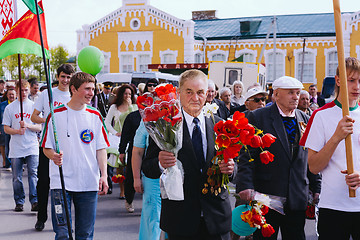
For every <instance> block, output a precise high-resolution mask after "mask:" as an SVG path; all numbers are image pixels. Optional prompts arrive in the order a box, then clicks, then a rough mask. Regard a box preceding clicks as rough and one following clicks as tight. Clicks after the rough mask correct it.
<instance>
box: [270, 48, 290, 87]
mask: <svg viewBox="0 0 360 240" xmlns="http://www.w3.org/2000/svg"><path fill="white" fill-rule="evenodd" d="M285 53H286V50H280V49H279V50H278V51H277V52H276V59H275V63H276V73H275V74H274V53H273V50H272V49H271V50H268V51H267V52H265V63H266V79H267V81H271V82H272V81H274V80H275V79H277V78H279V77H282V76H284V75H285Z"/></svg>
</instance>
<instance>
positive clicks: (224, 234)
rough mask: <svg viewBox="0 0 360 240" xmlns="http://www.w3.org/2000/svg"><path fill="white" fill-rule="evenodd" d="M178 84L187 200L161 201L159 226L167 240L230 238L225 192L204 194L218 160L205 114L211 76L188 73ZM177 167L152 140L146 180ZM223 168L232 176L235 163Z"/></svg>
mask: <svg viewBox="0 0 360 240" xmlns="http://www.w3.org/2000/svg"><path fill="white" fill-rule="evenodd" d="M179 85H180V87H179V89H178V92H179V94H180V101H181V106H182V108H183V117H184V118H183V143H182V148H181V150H180V151H179V153H178V159H179V161H180V162H181V163H182V165H183V168H184V185H183V187H184V200H183V201H172V200H169V199H162V203H161V204H162V206H161V218H160V227H161V229H162V230H164V231H165V232H167V233H168V235H169V240H177V239H193V240H195V239H196V240H198V239H203V240H205V239H206V240H215V239H216V240H224V239H230V234H229V231H230V229H231V206H230V201H229V194H228V191H227V190H226V189H224V188H223V189H222V191H221V193H220V194H218V195H217V196H215V195H212V194H211V193H210V192H209V193H207V194H203V193H202V189H203V187H204V184H205V183H206V182H207V180H206V179H207V174H206V172H207V169H208V168H209V167H210V166H211V164H212V163H211V159H212V158H213V157H214V155H215V148H214V144H215V143H214V130H213V128H214V123H213V121H212V119H210V118H205V116H204V115H203V112H202V108H203V106H204V103H205V99H206V90H207V88H208V84H207V77H206V75H205V74H203V73H202V72H201V71H198V70H188V71H186V72H184V73H183V74H182V75H181V77H180V81H179ZM215 120H216V121H218V120H219V118H216V119H215ZM175 162H176V159H175V156H174V154H172V153H170V152H166V151H161V150H160V149H159V148H158V147H157V146H156V144H155V143H154V141H152V140H151V139H150V143H149V148H148V150H147V154H146V157H145V159H144V161H143V166H142V169H143V172H144V173H145V175H146V176H147V177H150V178H158V177H159V176H160V174H161V169H162V168H168V167H171V166H174V165H175ZM159 165H160V166H159ZM219 166H220V170H221V172H222V173H224V174H229V175H231V174H232V173H233V171H234V161H233V160H232V159H230V160H229V162H228V163H224V162H221V163H220V164H219Z"/></svg>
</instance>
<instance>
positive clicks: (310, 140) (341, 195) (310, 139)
mask: <svg viewBox="0 0 360 240" xmlns="http://www.w3.org/2000/svg"><path fill="white" fill-rule="evenodd" d="M338 105H339V103H338V102H337V103H335V102H331V103H328V104H326V105H325V106H324V107H322V108H320V109H318V110H316V111H315V112H314V113H313V115H312V116H311V118H310V120H309V123H308V125H307V128H306V131H305V133H304V135H303V139H301V142H300V144H301V145H302V146H305V147H307V148H309V149H312V150H314V151H316V152H319V151H320V150H321V149H322V148H323V147H324V146H325V144H326V143H327V142H328V141H329V139H330V138H331V137H332V135H333V134H334V132H335V130H336V127H337V125H338V123H339V121H340V120H341V119H342V110H341V108H340V107H339V106H338ZM350 117H351V118H352V119H354V120H355V123H354V133H353V134H352V135H351V139H352V149H353V162H354V169H355V170H357V171H359V170H360V151H359V149H360V108H359V107H358V105H357V106H356V108H354V109H350ZM346 169H347V167H346V152H345V140H342V141H341V142H340V143H339V145H338V146H337V148H336V149H335V152H334V154H333V155H332V156H331V159H330V161H329V164H328V165H327V166H326V167H325V168H324V169H323V170H322V171H321V174H322V181H321V194H320V202H319V207H320V208H328V209H333V210H338V211H344V212H360V190H359V189H360V188H358V189H357V190H356V197H355V198H350V197H349V190H348V186H347V185H346V183H345V175H344V174H342V173H341V172H340V171H341V170H346Z"/></svg>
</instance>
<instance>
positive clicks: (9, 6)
mask: <svg viewBox="0 0 360 240" xmlns="http://www.w3.org/2000/svg"><path fill="white" fill-rule="evenodd" d="M15 9H16V0H0V19H1V21H0V39H2V38H3V37H4V36H5V34H6V33H7V31H9V30H10V28H11V27H12V26H13V25H14V23H15V22H16V13H15Z"/></svg>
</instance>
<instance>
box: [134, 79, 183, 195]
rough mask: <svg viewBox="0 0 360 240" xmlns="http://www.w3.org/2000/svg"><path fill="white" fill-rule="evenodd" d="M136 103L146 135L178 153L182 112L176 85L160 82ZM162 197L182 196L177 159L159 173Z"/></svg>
mask: <svg viewBox="0 0 360 240" xmlns="http://www.w3.org/2000/svg"><path fill="white" fill-rule="evenodd" d="M137 105H138V107H139V111H140V114H141V117H142V119H143V121H144V125H145V127H146V129H147V131H148V132H149V135H150V136H151V138H152V139H153V140H154V142H155V143H156V144H157V145H158V147H159V148H160V149H161V150H163V151H167V152H172V153H174V155H175V156H177V153H178V152H179V150H180V149H181V147H182V136H183V134H182V131H183V129H182V120H183V117H182V114H181V108H180V101H179V99H178V98H177V95H176V89H175V88H174V86H172V85H171V84H166V85H164V84H161V85H159V86H157V87H156V88H155V91H154V92H153V93H145V94H144V95H142V96H139V97H138V98H137ZM160 189H161V196H162V198H168V199H170V200H179V201H180V200H184V190H183V169H182V164H181V162H180V161H179V160H177V161H176V165H175V166H172V167H169V168H166V169H165V170H164V171H163V173H162V175H161V177H160Z"/></svg>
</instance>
